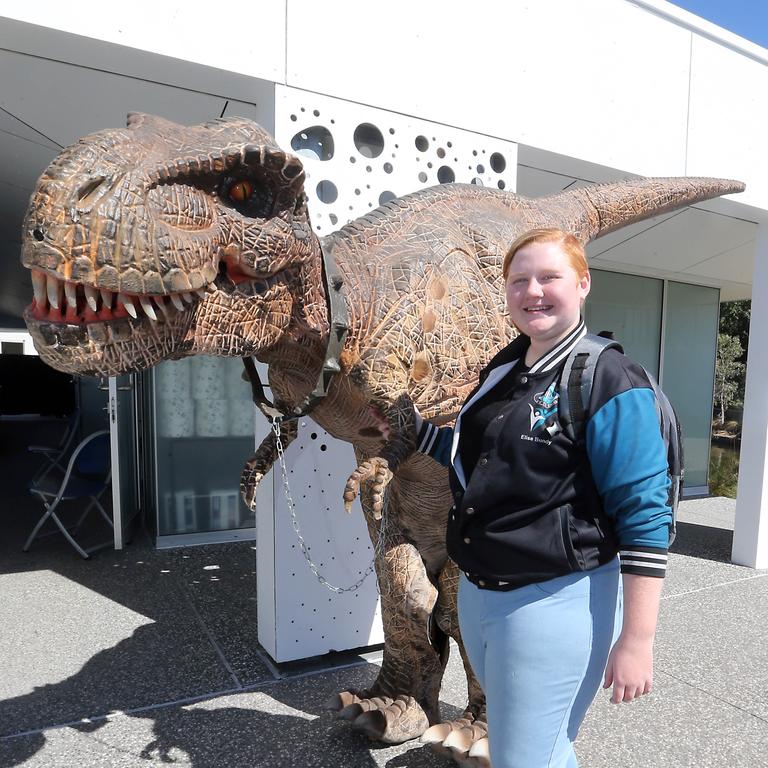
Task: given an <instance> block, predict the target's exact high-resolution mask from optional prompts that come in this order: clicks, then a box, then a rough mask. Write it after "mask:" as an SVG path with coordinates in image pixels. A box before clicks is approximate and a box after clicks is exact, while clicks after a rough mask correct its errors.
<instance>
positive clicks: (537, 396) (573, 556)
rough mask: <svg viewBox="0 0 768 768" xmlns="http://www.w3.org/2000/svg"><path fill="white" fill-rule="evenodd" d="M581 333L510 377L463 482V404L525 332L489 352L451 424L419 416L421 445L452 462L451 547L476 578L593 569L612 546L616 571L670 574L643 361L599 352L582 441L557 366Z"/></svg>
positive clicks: (507, 364)
mask: <svg viewBox="0 0 768 768" xmlns="http://www.w3.org/2000/svg"><path fill="white" fill-rule="evenodd" d="M585 333H586V328H585V326H584V323H583V321H582V322H581V323H580V324H579V326H578V327H577V328H576V329H574V331H573V332H572V333H571V334H569V336H568V337H567V338H565V339H564V340H563V341H562V342H561V343H560V344H558V345H557V346H556V347H555V348H554V349H552V350H550V351H549V352H548V353H547V354H546V355H544V356H543V357H542V358H541V359H540V360H538V361H536V363H534V365H532V366H531V367H530V368H529V369H527V370H526V369H524V368H523V369H522V370H521V372H520V373H519V374H517V375H516V376H515V377H514V382H513V389H512V390H511V392H510V394H509V399H508V400H507V401H505V402H504V403H501V404H500V409H499V413H498V416H496V418H494V419H493V420H492V421H491V423H490V424H489V425H488V427H487V428H486V429H485V431H484V433H483V435H482V445H481V451H480V455H479V457H478V461H477V464H476V466H475V469H474V471H473V472H472V475H471V478H470V479H469V481H467V478H466V477H465V473H464V469H463V467H462V465H461V457H460V450H459V447H460V441H461V422H462V415H463V414H464V413H466V411H467V409H468V408H469V407H471V406H472V405H473V404H474V403H476V402H477V401H478V400H479V399H480V398H482V397H483V395H484V394H486V393H487V392H489V391H490V390H491V389H492V388H493V387H494V386H495V385H496V384H497V383H498V382H499V381H501V380H502V379H503V378H504V377H505V376H506V375H507V374H509V373H510V371H512V369H513V368H514V367H515V364H516V363H517V362H518V361H519V360H520V359H521V358H523V357H524V355H525V351H526V349H527V348H528V345H529V343H530V340H529V339H528V338H527V337H525V336H519V337H518V338H517V339H515V340H514V341H513V342H512V343H511V344H509V345H508V346H507V347H505V348H504V349H503V350H502V351H501V352H499V353H498V354H497V355H496V356H495V357H494V358H493V360H491V362H490V363H489V364H488V366H487V367H486V368H485V369H484V370H483V371H482V372H481V374H480V381H479V384H478V386H477V387H476V389H475V390H474V391H473V392H472V393H471V394H470V396H469V398H468V399H467V401H466V402H465V403H464V405H463V407H462V409H461V411H460V412H459V415H458V417H457V419H456V423H455V426H454V427H442V428H438V427H435V426H434V425H432V424H430V423H429V422H426V421H425V422H423V423H422V424H421V426H420V429H419V435H418V449H419V450H420V451H421V452H422V453H426V454H428V455H430V456H432V457H433V458H434V459H435V460H437V461H439V462H440V463H441V464H443V465H444V466H447V467H449V470H450V473H449V474H450V483H451V490H452V492H453V497H454V505H453V507H452V508H451V510H450V513H449V519H448V530H447V546H448V553H449V555H450V556H451V558H453V560H455V561H456V563H457V564H458V565H459V567H460V568H461V569H462V570H463V571H464V572H465V573H466V574H467V576H468V577H469V578H470V580H472V581H473V582H475V583H476V584H479V585H480V586H481V587H483V586H485V587H488V588H492V589H513V588H516V587H520V586H524V585H525V584H530V583H534V582H540V581H545V580H548V579H551V578H554V577H556V576H560V575H564V574H566V573H570V572H573V571H578V570H589V569H591V568H595V567H597V566H598V565H602V564H604V563H606V562H608V561H609V560H611V559H613V558H614V557H615V556H616V553H617V552H618V553H619V554H620V558H621V570H622V572H623V573H633V574H640V575H644V576H657V577H663V576H664V574H665V570H666V565H667V548H668V543H669V528H670V525H671V523H672V512H671V509H670V507H669V506H668V505H667V490H668V486H669V478H668V475H667V452H666V448H665V445H664V443H663V441H662V438H661V433H660V429H659V421H658V417H657V415H656V409H655V399H654V393H653V389H652V388H651V385H650V383H649V382H648V379H647V377H646V375H645V372H644V371H643V369H642V368H641V367H640V366H638V365H637V364H636V363H634V362H633V361H632V360H630V359H629V358H628V357H626V356H625V355H623V354H621V353H620V352H619V351H617V350H613V349H610V350H607V351H606V352H604V353H603V354H602V355H601V356H600V359H599V361H598V365H597V368H596V371H595V377H594V384H593V389H592V396H591V400H590V408H589V414H588V420H587V423H586V439H585V441H583V443H582V444H579V443H577V442H574V441H573V440H571V439H570V438H568V437H567V436H566V434H565V433H564V432H562V431H561V429H560V425H559V421H558V408H557V399H558V384H559V378H560V374H561V371H562V368H563V365H564V363H565V360H566V358H567V356H568V354H569V353H570V352H571V351H572V350H573V348H574V346H575V345H576V342H577V341H578V340H579V339H580V338H581V337H582V336H583V335H584V334H585ZM506 383H509V382H506Z"/></svg>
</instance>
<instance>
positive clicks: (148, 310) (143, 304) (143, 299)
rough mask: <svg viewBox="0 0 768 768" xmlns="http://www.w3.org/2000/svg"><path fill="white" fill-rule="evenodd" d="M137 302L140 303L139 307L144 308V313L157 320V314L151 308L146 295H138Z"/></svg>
mask: <svg viewBox="0 0 768 768" xmlns="http://www.w3.org/2000/svg"><path fill="white" fill-rule="evenodd" d="M139 303H140V304H141V308H142V309H143V310H144V314H145V315H146V316H147V317H149V318H150V319H151V320H155V321H157V315H156V314H155V310H154V309H153V308H152V300H151V299H150V298H149V297H148V296H139ZM126 309H128V307H126Z"/></svg>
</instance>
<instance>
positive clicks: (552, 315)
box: [506, 243, 590, 347]
mask: <svg viewBox="0 0 768 768" xmlns="http://www.w3.org/2000/svg"><path fill="white" fill-rule="evenodd" d="M589 287H590V277H589V272H587V274H586V275H584V277H582V278H580V277H579V276H578V274H577V272H576V270H575V269H574V268H573V267H572V266H571V262H570V259H569V258H568V256H567V255H566V254H565V253H564V251H563V250H562V246H561V244H560V243H529V244H528V245H525V246H523V247H522V248H521V249H520V250H519V251H517V253H516V254H515V257H514V258H513V259H512V263H511V264H510V265H509V271H508V272H507V282H506V294H507V309H508V311H509V316H510V318H511V319H512V322H513V323H514V324H515V325H516V326H517V328H518V330H519V331H520V332H521V333H524V334H525V335H526V336H530V338H531V343H532V345H535V346H537V347H538V346H541V345H542V344H545V345H547V344H548V345H554V344H556V343H557V342H558V341H559V340H560V339H561V338H563V337H564V336H565V335H566V334H567V333H568V331H570V330H571V329H572V328H573V327H574V326H575V325H576V323H577V322H578V320H579V315H580V312H581V304H582V302H583V301H584V299H585V298H586V297H587V294H588V293H589Z"/></svg>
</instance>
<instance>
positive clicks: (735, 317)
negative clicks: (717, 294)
mask: <svg viewBox="0 0 768 768" xmlns="http://www.w3.org/2000/svg"><path fill="white" fill-rule="evenodd" d="M751 310H752V302H751V301H750V300H749V299H744V300H742V301H724V302H723V303H722V304H721V305H720V333H727V334H728V335H729V336H736V337H737V338H738V340H739V342H740V343H741V347H742V349H743V350H744V352H746V350H747V347H748V346H749V318H750V312H751ZM740 362H742V363H743V362H746V361H745V360H741V361H740Z"/></svg>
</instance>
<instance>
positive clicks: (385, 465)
mask: <svg viewBox="0 0 768 768" xmlns="http://www.w3.org/2000/svg"><path fill="white" fill-rule="evenodd" d="M391 479H392V471H391V470H390V468H389V462H388V461H387V460H386V459H382V458H381V457H380V456H375V457H374V458H372V459H368V461H364V462H363V463H362V464H361V465H360V466H359V467H358V468H357V469H356V470H355V471H354V472H353V473H352V474H351V475H350V476H349V479H348V480H347V484H346V486H345V488H344V509H345V510H346V511H347V512H351V511H352V502H353V501H354V500H355V499H356V498H357V494H358V493H360V487H361V486H362V484H363V483H364V482H366V481H367V482H368V483H370V491H371V511H372V512H373V516H374V517H375V518H376V520H381V513H382V510H383V509H384V491H385V489H386V487H387V486H388V485H389V481H390V480H391Z"/></svg>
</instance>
